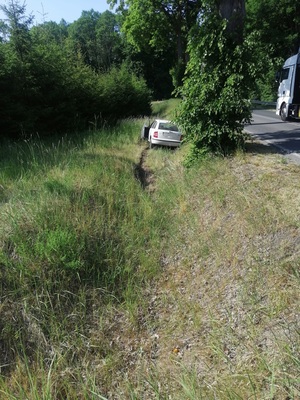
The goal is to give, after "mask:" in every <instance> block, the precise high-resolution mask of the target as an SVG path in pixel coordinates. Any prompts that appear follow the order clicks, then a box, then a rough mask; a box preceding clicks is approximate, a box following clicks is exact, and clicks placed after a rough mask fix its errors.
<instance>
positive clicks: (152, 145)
mask: <svg viewBox="0 0 300 400" xmlns="http://www.w3.org/2000/svg"><path fill="white" fill-rule="evenodd" d="M149 147H150V149H153V147H154V144H153V143H152V137H151V138H150V143H149Z"/></svg>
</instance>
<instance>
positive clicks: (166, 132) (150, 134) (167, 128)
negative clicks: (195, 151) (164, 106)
mask: <svg viewBox="0 0 300 400" xmlns="http://www.w3.org/2000/svg"><path fill="white" fill-rule="evenodd" d="M141 137H142V138H143V139H147V140H148V142H149V147H150V149H151V148H153V147H154V146H155V145H159V146H167V147H179V146H180V144H181V142H182V133H181V132H180V130H179V129H178V127H177V125H175V124H174V123H173V122H171V121H168V120H166V119H155V120H154V121H153V122H152V124H151V125H150V126H146V125H144V127H143V128H142V131H141Z"/></svg>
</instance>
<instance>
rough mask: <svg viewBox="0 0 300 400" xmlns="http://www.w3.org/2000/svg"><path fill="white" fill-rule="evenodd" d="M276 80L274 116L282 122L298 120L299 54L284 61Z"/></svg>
mask: <svg viewBox="0 0 300 400" xmlns="http://www.w3.org/2000/svg"><path fill="white" fill-rule="evenodd" d="M276 80H277V82H278V83H279V87H278V97H277V103H276V114H277V115H280V117H281V119H282V121H288V120H289V119H300V53H298V54H295V55H294V56H292V57H290V58H288V59H287V60H286V61H285V63H284V65H283V67H282V70H281V71H279V72H277V74H276Z"/></svg>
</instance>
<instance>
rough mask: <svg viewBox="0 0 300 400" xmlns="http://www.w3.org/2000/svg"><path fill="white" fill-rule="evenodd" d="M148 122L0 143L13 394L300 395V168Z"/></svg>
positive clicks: (264, 151)
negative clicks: (174, 137) (217, 154)
mask: <svg viewBox="0 0 300 400" xmlns="http://www.w3.org/2000/svg"><path fill="white" fill-rule="evenodd" d="M154 107H155V113H156V114H159V115H162V116H168V115H170V113H171V112H172V111H171V109H170V103H169V102H167V103H164V102H163V103H157V104H155V105H154ZM172 107H173V104H172V103H171V108H172ZM142 123H143V121H138V120H135V121H125V122H124V123H122V124H121V125H120V126H119V127H117V128H116V129H114V130H109V129H103V130H101V131H97V132H93V133H91V134H89V135H88V136H86V137H85V138H83V139H81V140H67V139H65V140H63V141H62V140H61V141H60V142H56V143H51V144H45V143H41V142H31V141H29V142H26V143H18V144H14V145H9V144H4V145H3V146H2V147H1V169H0V171H1V172H0V174H1V175H0V184H1V186H0V200H1V205H0V207H1V213H0V226H1V231H0V243H1V253H0V266H1V269H0V273H1V292H0V295H1V297H0V335H1V336H0V350H1V365H0V367H1V377H0V397H1V399H27V398H28V399H30V400H31V399H35V400H37V399H47V400H48V399H49V400H50V399H51V400H52V399H99V398H100V399H101V398H107V399H151V398H156V399H160V400H161V399H169V398H172V399H176V400H177V399H178V400H179V399H180V400H181V399H248V398H253V399H287V398H291V399H298V398H300V387H299V386H300V384H299V379H300V377H299V371H300V361H299V347H300V346H299V342H300V340H299V339H300V316H299V276H300V275H299V262H300V217H299V215H300V212H299V211H300V185H299V167H298V166H294V165H288V164H286V163H285V162H284V160H283V159H282V157H281V156H280V155H277V154H273V153H272V151H271V150H270V149H269V148H267V147H264V146H260V145H259V144H255V143H249V145H248V151H247V152H246V153H245V154H237V155H236V156H235V157H232V158H229V159H221V158H207V159H205V160H203V161H201V162H200V163H199V164H198V165H197V166H195V167H193V168H191V169H189V170H188V171H187V170H185V169H184V168H183V167H182V160H183V158H184V155H185V153H186V151H187V148H186V146H183V147H182V148H181V149H180V150H179V151H171V150H168V149H154V150H151V151H150V150H149V151H146V152H145V153H144V157H143V160H142V161H143V165H140V166H139V167H142V168H144V169H147V170H148V173H147V174H145V175H148V177H149V176H150V177H151V185H150V186H149V187H146V189H143V187H142V186H141V185H140V183H139V182H138V181H137V180H136V170H137V168H136V167H137V165H138V164H139V163H140V157H141V153H142V151H143V150H144V149H145V147H146V145H145V143H140V141H139V132H140V127H141V125H142ZM150 171H151V173H150Z"/></svg>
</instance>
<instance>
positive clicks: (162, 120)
mask: <svg viewBox="0 0 300 400" xmlns="http://www.w3.org/2000/svg"><path fill="white" fill-rule="evenodd" d="M155 121H157V122H171V121H170V120H168V119H156V120H155Z"/></svg>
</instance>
